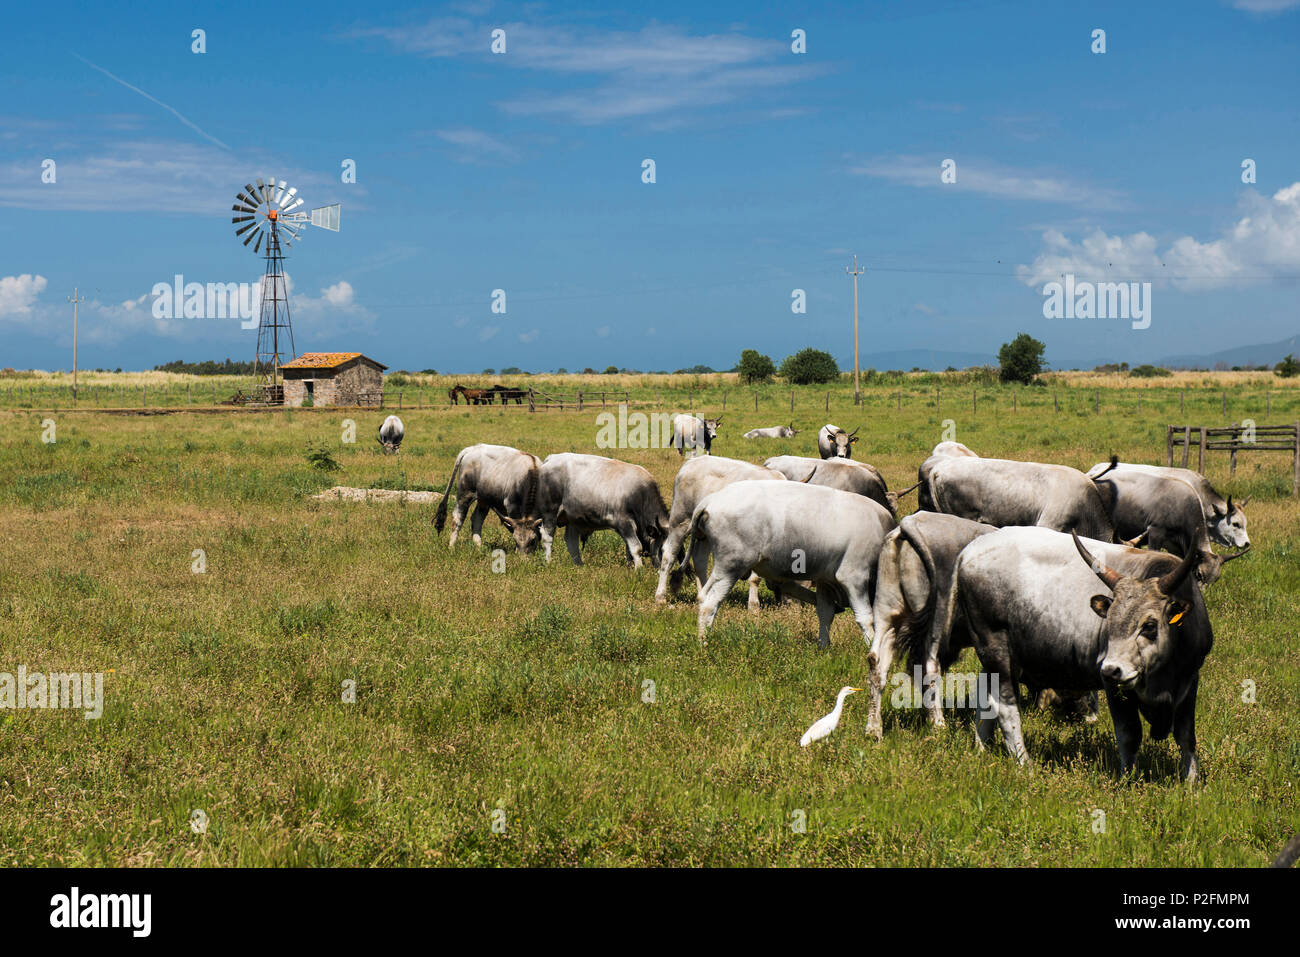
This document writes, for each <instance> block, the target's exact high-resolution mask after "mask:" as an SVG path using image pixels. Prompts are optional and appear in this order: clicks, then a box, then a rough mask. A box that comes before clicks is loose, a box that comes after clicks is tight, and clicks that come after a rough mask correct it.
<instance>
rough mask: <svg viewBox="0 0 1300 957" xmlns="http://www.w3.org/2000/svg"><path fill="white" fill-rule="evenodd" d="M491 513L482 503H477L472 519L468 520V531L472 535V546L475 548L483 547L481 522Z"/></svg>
mask: <svg viewBox="0 0 1300 957" xmlns="http://www.w3.org/2000/svg"><path fill="white" fill-rule="evenodd" d="M491 511H492V510H491V509H490V508H488V507H487V506H486V505H484V504H483V503H482V502H479V503H478V505H477V506H476V507H475V509H474V517H473V518H471V519H470V530H471V531H472V532H473V534H474V546H475V547H476V548H482V547H483V522H484V520H485V519H486V518H487V517H488V513H489V512H491Z"/></svg>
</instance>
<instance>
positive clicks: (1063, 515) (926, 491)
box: [918, 456, 1114, 541]
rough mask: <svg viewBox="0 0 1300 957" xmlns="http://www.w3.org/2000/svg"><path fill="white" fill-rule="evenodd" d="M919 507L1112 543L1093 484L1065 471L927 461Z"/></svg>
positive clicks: (955, 459)
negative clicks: (1042, 528)
mask: <svg viewBox="0 0 1300 957" xmlns="http://www.w3.org/2000/svg"><path fill="white" fill-rule="evenodd" d="M921 476H922V479H921V486H920V492H919V498H918V503H919V505H920V507H921V508H922V509H925V510H928V511H934V512H947V513H948V514H949V515H959V516H961V517H962V518H969V519H971V520H972V521H975V522H984V523H985V524H987V525H997V526H998V527H999V528H1001V527H1004V526H1007V525H1040V526H1042V527H1044V528H1051V529H1055V530H1056V531H1058V532H1064V531H1069V530H1070V529H1076V528H1077V529H1078V530H1079V531H1080V533H1082V534H1084V535H1086V536H1087V537H1089V538H1097V539H1100V540H1102V541H1111V540H1113V538H1114V529H1113V527H1112V526H1111V522H1110V513H1109V511H1108V509H1107V508H1106V503H1105V501H1104V500H1103V499H1102V496H1101V493H1100V492H1099V491H1098V489H1097V486H1096V485H1094V484H1093V481H1092V479H1090V478H1089V477H1088V476H1086V475H1084V474H1083V473H1082V472H1080V471H1079V470H1078V469H1072V468H1070V467H1069V466H1066V465H1044V464H1042V463H1040V462H1013V461H1010V460H1007V459H985V458H979V457H973V458H972V457H968V456H931V457H930V458H928V459H926V461H925V463H924V464H923V465H922V466H921Z"/></svg>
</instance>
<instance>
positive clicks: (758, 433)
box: [745, 422, 799, 439]
mask: <svg viewBox="0 0 1300 957" xmlns="http://www.w3.org/2000/svg"><path fill="white" fill-rule="evenodd" d="M798 434H799V430H798V429H796V428H795V427H794V423H793V422H791V423H790V424H789V425H774V426H772V427H771V428H769V429H750V430H749V431H748V432H746V433H745V438H747V439H793V438H794V437H795V436H796V435H798Z"/></svg>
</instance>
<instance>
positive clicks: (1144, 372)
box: [1129, 363, 1173, 379]
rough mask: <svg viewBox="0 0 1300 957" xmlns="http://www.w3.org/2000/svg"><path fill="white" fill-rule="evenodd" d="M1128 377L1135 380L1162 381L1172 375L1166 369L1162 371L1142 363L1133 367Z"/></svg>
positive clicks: (1158, 367)
mask: <svg viewBox="0 0 1300 957" xmlns="http://www.w3.org/2000/svg"><path fill="white" fill-rule="evenodd" d="M1129 375H1130V376H1133V377H1134V378H1137V379H1164V378H1167V377H1168V376H1171V375H1173V373H1172V372H1170V371H1169V370H1168V369H1162V368H1161V367H1160V366H1153V365H1151V364H1150V363H1144V364H1143V365H1140V366H1134V367H1133V368H1132V369H1131V370H1130V371H1129Z"/></svg>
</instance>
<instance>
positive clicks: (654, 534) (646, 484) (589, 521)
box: [537, 452, 668, 568]
mask: <svg viewBox="0 0 1300 957" xmlns="http://www.w3.org/2000/svg"><path fill="white" fill-rule="evenodd" d="M538 479H539V482H538V496H537V504H538V510H539V512H540V514H541V516H542V529H541V534H542V550H543V552H544V553H545V555H546V560H547V561H548V562H549V561H550V560H551V546H552V543H553V542H554V540H555V530H556V529H557V528H560V527H564V528H565V533H564V542H565V544H566V545H567V546H568V547H569V556H570V557H571V558H572V559H573V563H574V564H575V565H581V564H582V550H581V546H582V544H584V543H585V542H586V541H587V536H589V535H590V534H591V533H592V532H594V531H596V530H598V529H602V528H609V529H613V530H614V531H616V532H618V533H619V534H620V535H622V536H623V541H624V543H625V544H626V545H627V560H628V563H629V564H631V565H633V566H634V567H636V568H640V567H641V557H642V555H648V556H649V558H650V560H651V561H652V562H654V561H657V560H658V558H659V551H660V549H661V548H662V546H663V541H664V535H665V534H666V533H667V531H668V510H667V509H666V508H664V500H663V496H662V495H660V494H659V486H658V485H657V484H655V480H654V478H653V477H652V476H651V475H650V473H649V472H647V471H646V470H645V469H643V468H642V467H641V466H639V465H633V464H632V463H630V462H620V461H619V460H618V459H607V458H605V457H604V456H600V455H582V454H579V453H576V452H558V453H556V454H555V455H548V456H547V457H546V461H545V462H543V463H542V467H541V470H540V471H539V472H538Z"/></svg>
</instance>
